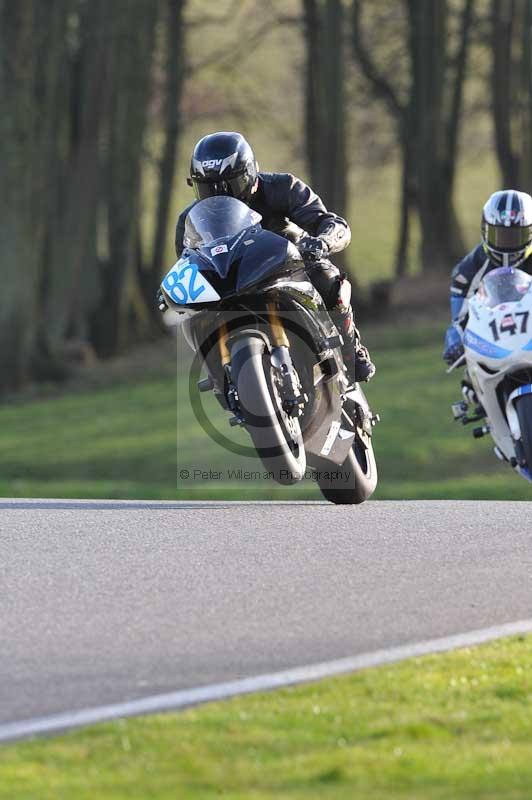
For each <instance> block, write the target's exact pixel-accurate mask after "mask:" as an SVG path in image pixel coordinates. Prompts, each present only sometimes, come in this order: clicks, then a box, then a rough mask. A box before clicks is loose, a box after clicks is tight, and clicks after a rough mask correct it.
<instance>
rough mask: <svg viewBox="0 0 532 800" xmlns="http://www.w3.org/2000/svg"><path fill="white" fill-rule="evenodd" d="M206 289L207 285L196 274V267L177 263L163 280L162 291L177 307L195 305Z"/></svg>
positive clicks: (201, 277)
mask: <svg viewBox="0 0 532 800" xmlns="http://www.w3.org/2000/svg"><path fill="white" fill-rule="evenodd" d="M178 267H181V269H179V268H178ZM207 287H209V284H208V283H207V281H206V280H205V279H204V278H203V276H202V275H201V273H199V272H198V265H197V264H191V263H190V261H185V262H181V263H180V262H179V261H178V262H177V264H176V265H175V267H173V268H172V269H171V270H170V272H169V273H168V274H167V276H166V277H165V279H164V280H163V288H164V290H165V291H166V292H167V293H168V295H169V296H170V298H171V299H172V300H173V301H174V303H177V305H179V306H182V305H185V304H186V303H195V302H196V300H197V299H198V297H199V296H200V295H201V294H203V293H204V292H205V289H206V288H207Z"/></svg>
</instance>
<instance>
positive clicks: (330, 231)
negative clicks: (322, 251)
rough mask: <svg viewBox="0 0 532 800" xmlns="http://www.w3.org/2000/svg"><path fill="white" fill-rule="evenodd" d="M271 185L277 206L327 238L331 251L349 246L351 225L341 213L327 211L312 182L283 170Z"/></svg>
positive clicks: (300, 225) (301, 225)
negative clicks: (312, 186)
mask: <svg viewBox="0 0 532 800" xmlns="http://www.w3.org/2000/svg"><path fill="white" fill-rule="evenodd" d="M270 187H271V188H270V191H271V189H273V198H274V206H275V207H277V208H278V209H279V210H280V211H282V213H284V214H286V216H287V217H288V219H290V220H291V222H294V223H295V224H296V225H298V226H299V227H300V228H302V229H303V230H304V231H306V232H307V233H309V234H310V235H311V236H316V237H319V238H320V239H323V241H324V242H325V243H326V244H327V247H328V249H329V252H330V253H338V252H340V250H344V248H346V247H347V245H348V244H349V242H350V241H351V231H350V230H349V225H348V224H347V222H346V221H345V219H343V218H342V217H340V216H338V214H333V213H331V212H330V211H327V209H326V208H325V206H324V204H323V201H322V200H321V198H320V197H318V195H317V194H316V193H315V192H313V191H312V189H311V188H310V186H307V184H306V183H303V181H301V180H300V179H299V178H296V177H295V176H294V175H291V174H289V173H280V174H275V175H272V176H271V182H270ZM265 188H266V187H265Z"/></svg>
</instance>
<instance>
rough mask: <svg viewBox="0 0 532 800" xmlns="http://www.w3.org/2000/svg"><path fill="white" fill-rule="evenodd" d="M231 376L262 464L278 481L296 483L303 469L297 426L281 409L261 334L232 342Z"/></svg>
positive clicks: (303, 454)
mask: <svg viewBox="0 0 532 800" xmlns="http://www.w3.org/2000/svg"><path fill="white" fill-rule="evenodd" d="M231 377H232V381H233V384H234V385H235V388H236V390H237V394H238V403H239V407H240V412H241V414H242V417H243V419H244V424H245V427H246V430H247V431H248V433H249V435H250V436H251V439H252V440H253V444H254V446H255V448H256V450H257V453H258V454H259V456H260V459H261V461H262V463H263V464H264V467H265V468H266V470H267V471H268V472H271V473H272V475H273V478H274V480H275V481H277V482H278V483H282V484H292V483H297V482H298V481H300V480H301V479H302V478H303V476H304V474H305V468H306V457H305V448H304V445H303V437H302V434H301V427H300V424H299V419H298V418H297V417H291V416H289V415H288V414H287V413H286V412H285V411H284V409H283V406H282V398H281V395H280V392H279V387H278V385H277V380H276V375H275V370H274V368H273V367H272V365H271V361H270V357H269V353H268V351H267V348H266V344H265V342H264V340H263V339H262V337H260V336H259V335H257V336H253V335H252V334H249V335H246V336H242V337H241V338H239V339H237V340H236V341H234V342H233V344H232V345H231Z"/></svg>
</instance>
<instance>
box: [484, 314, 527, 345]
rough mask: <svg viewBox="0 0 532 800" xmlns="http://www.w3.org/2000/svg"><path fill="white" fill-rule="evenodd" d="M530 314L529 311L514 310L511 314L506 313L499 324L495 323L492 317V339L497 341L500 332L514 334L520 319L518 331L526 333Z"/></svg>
mask: <svg viewBox="0 0 532 800" xmlns="http://www.w3.org/2000/svg"><path fill="white" fill-rule="evenodd" d="M529 316H530V311H516V312H515V313H513V314H506V316H504V317H503V318H502V319H501V321H500V322H499V324H497V320H496V319H494V320H492V321H491V322H490V328H491V332H492V334H493V340H494V341H495V342H498V341H499V339H500V338H501V334H503V333H509V334H510V336H515V334H516V333H517V328H518V324H517V323H518V322H519V321H520V323H521V324H520V325H519V333H526V332H527V327H528V317H529Z"/></svg>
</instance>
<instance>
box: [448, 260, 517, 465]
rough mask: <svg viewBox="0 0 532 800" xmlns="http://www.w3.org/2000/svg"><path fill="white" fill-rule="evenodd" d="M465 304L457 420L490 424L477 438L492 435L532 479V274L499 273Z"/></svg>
mask: <svg viewBox="0 0 532 800" xmlns="http://www.w3.org/2000/svg"><path fill="white" fill-rule="evenodd" d="M465 305H466V307H465V308H464V309H463V311H462V314H463V318H464V319H465V314H468V318H467V323H466V326H465V331H464V349H465V354H464V355H463V356H462V357H461V358H460V359H458V361H456V362H455V363H454V364H453V365H452V366H451V367H450V368H449V370H448V372H451V371H452V370H453V369H455V368H456V367H457V366H460V365H461V364H463V363H464V361H465V365H466V375H465V381H464V384H463V394H464V397H465V400H463V401H461V402H459V403H455V404H454V405H453V406H452V409H453V416H454V418H455V419H456V420H460V421H461V422H462V423H463V424H464V425H465V424H468V423H470V422H478V421H482V420H485V422H484V424H483V425H481V426H480V427H477V428H475V429H474V430H473V436H474V437H475V438H479V437H481V436H484V435H485V434H487V433H489V434H491V436H492V438H493V441H494V442H495V448H494V450H495V455H496V456H497V457H498V458H499V459H500V460H501V461H506V462H508V463H509V464H510V465H511V466H512V467H513V468H514V469H515V470H516V472H518V473H519V474H520V475H522V476H523V477H524V478H526V479H527V480H529V481H532V276H530V275H527V274H526V272H523V271H522V270H519V269H513V268H511V267H503V268H500V269H495V270H493V271H492V272H490V273H488V275H486V277H485V278H484V279H483V280H482V281H481V283H480V285H479V287H478V290H477V292H476V293H475V294H474V295H473V296H472V297H471V298H469V301H468V303H467V304H465ZM471 387H472V389H471ZM471 403H473V406H474V411H473V414H472V415H471V416H470V415H469V408H470V404H471Z"/></svg>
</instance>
